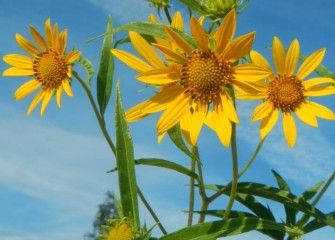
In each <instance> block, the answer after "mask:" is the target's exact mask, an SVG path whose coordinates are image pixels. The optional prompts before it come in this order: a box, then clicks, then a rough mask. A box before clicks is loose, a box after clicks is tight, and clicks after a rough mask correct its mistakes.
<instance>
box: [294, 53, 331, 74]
mask: <svg viewBox="0 0 335 240" xmlns="http://www.w3.org/2000/svg"><path fill="white" fill-rule="evenodd" d="M325 53H326V49H324V48H323V49H319V50H317V51H315V52H314V53H312V54H311V55H310V56H309V57H308V58H306V59H305V61H304V62H303V63H302V64H301V66H300V68H299V70H298V72H297V74H296V75H297V78H299V79H304V78H305V77H307V76H308V75H309V74H311V73H312V72H313V71H314V70H315V69H316V68H317V67H318V66H319V65H320V63H321V62H322V59H323V57H324V55H325Z"/></svg>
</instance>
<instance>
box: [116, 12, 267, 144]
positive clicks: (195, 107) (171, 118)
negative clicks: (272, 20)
mask: <svg viewBox="0 0 335 240" xmlns="http://www.w3.org/2000/svg"><path fill="white" fill-rule="evenodd" d="M190 27H191V33H192V36H193V39H194V40H188V41H186V40H185V39H184V38H183V37H181V35H179V34H178V33H177V32H175V31H174V30H172V29H171V28H170V27H167V26H164V31H165V33H166V36H167V39H168V40H169V42H170V44H168V45H161V44H152V46H154V47H155V48H156V49H157V50H159V51H160V52H161V53H162V54H163V55H164V57H165V61H162V60H161V59H160V57H159V55H158V54H157V53H156V52H155V51H154V50H153V49H152V48H151V46H150V45H149V44H148V43H147V42H146V41H145V40H144V38H143V37H141V36H140V35H139V34H137V33H135V32H130V33H129V35H130V39H131V42H132V44H133V46H134V47H135V49H136V50H137V52H138V53H139V54H140V55H141V56H142V57H143V58H144V59H145V60H146V62H144V61H142V60H141V59H139V58H137V57H135V56H133V55H131V54H129V53H127V52H124V51H120V50H116V49H114V50H112V53H113V54H114V55H115V56H116V57H118V58H119V59H120V60H121V61H123V62H125V63H126V64H128V65H129V66H130V67H132V68H133V69H135V70H137V71H138V72H140V74H139V75H138V76H137V79H138V80H139V81H142V82H144V83H147V84H154V85H156V86H158V87H159V88H160V91H159V92H158V93H157V94H156V95H155V96H153V97H152V98H150V99H149V100H147V101H145V102H142V103H140V104H139V105H137V106H135V107H133V108H131V109H129V110H128V111H127V112H126V117H127V119H128V121H136V120H139V119H141V118H143V117H145V116H147V115H149V114H151V113H156V112H161V111H163V114H162V115H161V117H160V118H159V120H158V123H157V132H158V137H159V138H158V140H159V141H160V140H161V139H162V136H163V135H164V133H165V132H166V131H168V130H169V129H170V128H172V127H173V126H175V125H176V124H178V123H180V127H181V130H182V132H183V134H184V136H185V138H186V139H187V141H188V142H189V143H190V144H191V145H193V146H195V145H196V142H197V138H198V135H199V133H200V130H201V128H202V125H203V124H204V123H205V121H206V123H207V124H208V125H209V126H210V127H211V128H213V129H214V131H215V132H216V133H217V134H218V136H219V138H220V140H221V142H222V143H223V144H224V145H225V146H228V145H229V142H230V135H231V129H232V122H234V123H238V122H239V120H238V117H237V114H236V110H235V107H234V103H233V100H232V98H231V96H230V94H229V92H230V89H231V88H232V87H235V86H238V87H239V88H244V87H246V86H247V84H244V80H248V81H259V80H260V79H262V78H264V77H266V76H268V74H269V72H268V70H264V69H262V68H260V67H257V66H255V65H252V64H243V65H238V64H236V63H237V62H238V60H239V59H240V58H241V57H243V56H244V55H245V54H246V53H248V52H249V50H250V48H251V45H252V43H253V40H254V32H252V33H249V34H246V35H243V36H241V37H238V38H236V39H233V36H234V33H235V27H236V13H235V11H231V12H230V13H229V14H228V15H227V16H226V18H225V19H224V21H223V22H222V24H221V25H220V27H219V28H218V29H217V31H216V34H215V44H210V41H209V39H208V36H207V33H206V32H205V30H204V29H203V28H202V26H201V24H200V23H199V22H198V21H197V20H196V19H195V17H192V18H191V21H190ZM209 111H211V113H209Z"/></svg>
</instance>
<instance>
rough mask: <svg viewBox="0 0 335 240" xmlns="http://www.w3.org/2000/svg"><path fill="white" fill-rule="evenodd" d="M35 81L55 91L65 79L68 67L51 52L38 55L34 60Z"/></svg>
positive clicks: (62, 59)
mask: <svg viewBox="0 0 335 240" xmlns="http://www.w3.org/2000/svg"><path fill="white" fill-rule="evenodd" d="M33 69H34V72H35V77H36V79H37V81H39V82H41V83H42V85H43V86H44V87H46V88H49V89H57V88H58V87H59V86H60V85H61V84H62V81H63V80H64V79H65V78H66V77H67V71H68V66H67V63H66V61H65V59H64V58H63V57H62V56H60V55H59V54H58V53H56V52H55V51H53V50H47V51H45V52H42V53H40V54H38V55H37V56H36V58H35V60H34V67H33Z"/></svg>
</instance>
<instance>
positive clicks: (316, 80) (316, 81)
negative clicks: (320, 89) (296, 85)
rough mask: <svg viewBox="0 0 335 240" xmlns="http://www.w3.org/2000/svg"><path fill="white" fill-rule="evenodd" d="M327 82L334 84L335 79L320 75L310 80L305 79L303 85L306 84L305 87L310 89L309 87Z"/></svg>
mask: <svg viewBox="0 0 335 240" xmlns="http://www.w3.org/2000/svg"><path fill="white" fill-rule="evenodd" d="M325 83H331V84H334V83H335V81H334V79H332V78H327V77H318V78H311V79H309V80H306V81H303V82H302V85H303V86H304V88H305V89H306V90H308V89H309V88H311V87H313V86H316V85H321V84H325Z"/></svg>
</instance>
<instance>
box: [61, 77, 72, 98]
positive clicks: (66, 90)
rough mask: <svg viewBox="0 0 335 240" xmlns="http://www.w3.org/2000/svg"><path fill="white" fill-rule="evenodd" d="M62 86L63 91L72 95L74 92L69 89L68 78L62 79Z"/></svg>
mask: <svg viewBox="0 0 335 240" xmlns="http://www.w3.org/2000/svg"><path fill="white" fill-rule="evenodd" d="M62 87H63V89H64V92H65V93H66V94H67V95H68V96H70V97H73V96H74V94H73V92H72V90H71V86H70V82H69V81H68V80H64V81H63V83H62Z"/></svg>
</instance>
